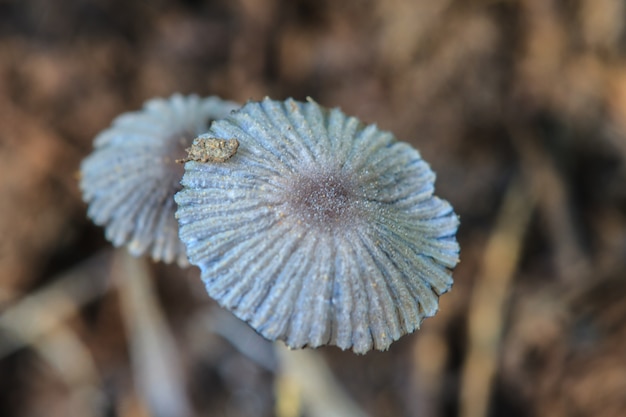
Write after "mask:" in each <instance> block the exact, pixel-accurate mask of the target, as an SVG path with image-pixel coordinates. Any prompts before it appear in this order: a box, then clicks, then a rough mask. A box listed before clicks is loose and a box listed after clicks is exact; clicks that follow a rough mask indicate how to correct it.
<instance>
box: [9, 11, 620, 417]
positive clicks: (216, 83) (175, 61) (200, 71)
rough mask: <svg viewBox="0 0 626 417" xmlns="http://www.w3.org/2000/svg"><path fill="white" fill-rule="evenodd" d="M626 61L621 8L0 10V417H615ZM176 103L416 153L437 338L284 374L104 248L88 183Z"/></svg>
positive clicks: (203, 307)
mask: <svg viewBox="0 0 626 417" xmlns="http://www.w3.org/2000/svg"><path fill="white" fill-rule="evenodd" d="M625 58H626V3H625V2H623V1H622V0H470V1H468V0H437V1H432V0H379V1H376V0H369V1H367V0H364V1H357V0H342V1H332V0H263V1H261V0H216V1H201V0H187V1H165V0H151V1H139V0H124V1H122V0H55V1H49V0H29V1H20V0H0V415H1V416H46V417H50V416H80V417H89V416H120V417H137V416H149V415H154V416H159V417H161V416H162V417H169V416H209V415H210V416H273V415H278V416H281V417H296V416H300V415H304V416H313V417H317V416H331V415H333V413H334V415H339V416H341V415H343V416H350V415H352V416H357V415H369V416H398V417H400V416H445V417H451V416H462V417H480V416H513V417H525V416H551V417H558V416H607V417H609V416H624V415H626V262H625V260H626V228H625V227H626V216H625V215H626V211H625V210H626V170H625V165H624V160H625V159H626V59H625ZM175 92H181V93H197V94H199V95H202V96H206V95H213V94H217V95H220V96H221V97H223V98H227V99H231V100H235V101H239V102H244V101H246V100H248V99H261V98H263V97H265V96H270V97H272V98H275V99H284V98H287V97H294V98H296V99H304V98H305V97H307V96H311V97H313V98H314V99H315V100H316V101H318V102H319V103H320V104H322V105H325V106H328V107H334V106H339V107H341V108H342V109H343V110H344V111H345V112H346V113H348V114H351V115H356V116H358V117H360V118H361V119H362V120H363V121H365V122H368V123H377V124H378V126H379V127H381V128H383V129H386V130H390V131H392V132H394V133H395V134H396V136H397V137H398V138H399V139H401V140H405V141H408V142H410V143H412V144H413V145H414V146H416V147H417V148H418V149H420V151H421V152H422V155H423V157H424V159H426V160H427V161H429V163H430V164H431V166H432V168H433V169H434V170H435V171H436V172H437V174H438V177H437V183H436V187H437V194H438V195H439V196H441V197H443V198H445V199H447V200H449V201H450V202H451V203H452V204H453V205H454V207H455V210H456V212H457V213H458V214H459V215H460V217H461V227H460V230H459V234H458V239H459V241H460V244H461V248H462V251H461V259H462V260H461V263H460V265H459V266H458V268H457V269H456V271H455V273H454V277H455V285H454V287H453V289H452V291H451V292H450V293H448V294H446V295H444V296H443V297H442V299H441V304H440V312H439V313H438V315H437V316H436V317H434V318H431V319H428V320H426V321H425V322H424V324H423V326H422V330H420V331H418V332H416V333H415V334H413V335H409V336H405V337H404V338H402V339H401V340H400V341H398V342H396V343H394V344H393V345H392V346H391V349H390V350H389V351H388V352H382V353H381V352H373V353H369V354H367V355H364V356H356V355H354V354H352V353H349V352H342V351H340V350H339V349H336V348H323V349H319V350H317V351H303V352H285V351H284V350H283V349H281V346H280V344H278V346H274V345H273V344H270V343H268V342H264V341H262V340H260V339H257V338H255V334H254V333H253V332H251V331H249V329H248V328H247V327H246V326H243V325H241V324H240V323H239V322H238V321H237V320H235V319H233V318H232V317H231V316H230V315H229V314H228V313H225V312H223V311H221V310H220V309H219V308H217V307H216V306H215V305H214V303H213V302H212V301H211V300H209V299H208V297H207V296H206V295H205V293H204V289H203V288H202V285H201V282H200V280H199V277H198V275H199V274H198V272H197V271H196V270H195V269H194V268H191V269H189V270H180V269H178V268H177V267H174V266H163V265H159V264H154V263H151V262H147V261H141V260H139V261H133V260H132V259H130V258H128V256H126V255H125V254H124V252H123V251H114V250H113V249H112V248H111V247H110V245H109V244H108V243H107V242H106V241H105V240H104V237H103V231H102V230H101V229H99V228H97V227H95V226H94V225H92V224H91V222H90V221H88V219H87V218H86V207H85V204H84V203H82V201H81V196H80V192H79V190H78V187H77V176H78V171H79V164H80V161H81V159H82V158H83V157H85V156H86V155H87V154H88V153H89V152H90V151H91V147H92V139H93V137H94V136H95V135H96V134H97V133H98V132H99V131H100V130H102V129H104V128H106V127H107V126H108V125H109V124H110V122H111V120H112V119H113V118H114V117H115V116H116V115H118V114H120V113H123V112H126V111H131V110H137V109H139V108H140V107H141V105H142V103H143V102H144V101H145V100H147V99H149V98H152V97H157V96H162V97H168V96H170V95H171V94H173V93H175ZM301 354H302V355H301ZM298 355H301V356H298Z"/></svg>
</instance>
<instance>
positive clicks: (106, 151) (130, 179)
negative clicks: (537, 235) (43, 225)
mask: <svg viewBox="0 0 626 417" xmlns="http://www.w3.org/2000/svg"><path fill="white" fill-rule="evenodd" d="M238 107H239V105H238V104H236V103H233V102H230V101H225V100H221V99H220V98H217V97H208V98H200V97H198V96H196V95H190V96H182V95H180V94H175V95H173V96H172V97H170V98H169V99H162V98H157V99H152V100H149V101H147V102H146V103H145V104H144V107H143V109H142V110H140V111H135V112H129V113H125V114H122V115H121V116H119V117H117V118H116V119H115V120H114V121H113V123H112V125H111V127H109V128H108V129H106V130H104V131H103V132H101V133H100V134H99V135H98V136H97V137H96V138H95V140H94V151H93V152H92V154H91V155H89V156H88V157H87V158H85V160H83V162H82V164H81V179H80V188H81V190H82V193H83V199H84V201H85V202H86V203H88V204H89V208H88V211H87V214H88V216H89V217H90V218H91V219H92V220H93V221H94V223H96V224H97V225H100V226H104V227H105V235H106V238H107V239H108V240H110V241H111V242H112V243H113V245H114V246H124V245H125V246H127V247H128V250H129V252H130V253H131V254H132V255H134V256H141V255H144V254H148V253H149V254H150V255H151V256H152V258H153V259H154V260H160V261H164V262H168V263H171V262H173V261H176V262H178V264H179V265H181V266H184V265H187V264H188V261H187V255H186V251H185V247H184V245H183V244H182V243H181V242H180V239H179V238H178V224H177V222H176V219H175V218H174V213H175V211H176V205H175V202H174V198H173V196H174V194H175V193H176V191H178V190H179V189H180V188H181V186H180V180H181V178H182V176H183V166H182V164H177V163H176V162H175V161H176V159H178V158H182V157H184V156H185V155H186V152H185V149H186V148H187V147H188V146H190V145H191V143H192V141H193V139H194V138H195V137H196V136H198V135H199V134H201V133H203V132H206V131H207V129H208V127H209V125H210V123H211V122H212V121H213V120H215V119H219V118H223V117H225V116H227V115H228V114H229V113H230V112H231V111H232V110H234V109H236V108H238Z"/></svg>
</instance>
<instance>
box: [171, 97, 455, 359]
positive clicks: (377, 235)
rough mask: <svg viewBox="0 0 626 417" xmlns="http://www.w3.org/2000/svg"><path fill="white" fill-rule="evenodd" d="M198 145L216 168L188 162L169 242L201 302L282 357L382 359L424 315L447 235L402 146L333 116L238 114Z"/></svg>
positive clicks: (256, 109) (313, 112) (449, 254)
mask: <svg viewBox="0 0 626 417" xmlns="http://www.w3.org/2000/svg"><path fill="white" fill-rule="evenodd" d="M206 136H210V137H215V138H222V139H230V138H236V139H237V140H238V141H239V148H238V151H237V153H236V154H235V155H234V156H233V157H232V158H230V159H229V160H227V161H225V162H209V163H202V162H195V161H191V162H187V163H186V164H185V175H184V177H183V180H182V185H183V189H182V190H181V191H179V192H178V193H177V194H176V196H175V199H176V202H177V203H178V211H177V212H176V217H177V218H178V221H179V224H180V238H181V240H182V241H183V242H184V243H185V245H186V247H187V253H188V256H189V260H190V262H191V263H192V264H194V265H197V266H198V267H200V269H201V272H202V279H203V281H204V283H205V285H206V288H207V291H208V293H209V295H210V296H211V297H213V298H214V299H216V300H217V301H218V302H219V303H220V304H221V305H222V306H224V307H226V308H228V309H229V310H231V311H232V312H233V313H234V314H235V315H236V316H237V317H239V318H241V319H242V320H245V321H246V322H248V323H249V324H250V325H251V326H252V327H253V328H254V329H256V330H257V331H258V332H259V333H260V334H262V335H263V336H265V337H266V338H268V339H270V340H276V339H279V340H283V341H285V343H286V344H287V345H288V346H290V347H292V348H301V347H304V346H310V347H317V346H321V345H327V344H329V345H336V346H338V347H340V348H341V349H352V350H353V351H354V352H357V353H364V352H367V351H369V350H371V349H372V348H375V349H378V350H385V349H387V348H388V347H389V345H390V344H391V343H392V342H393V341H395V340H397V339H398V338H400V337H401V336H402V335H404V334H407V333H411V332H413V331H414V330H415V329H417V328H419V326H420V323H421V321H422V320H423V319H424V318H425V317H430V316H433V315H434V314H435V313H436V312H437V308H438V301H439V296H440V295H441V294H443V293H445V292H446V291H448V290H449V289H450V287H451V285H452V276H451V270H452V269H453V268H454V267H455V266H456V264H457V263H458V261H459V245H458V243H457V241H456V238H455V234H456V231H457V228H458V225H459V220H458V217H457V215H456V214H455V213H454V211H453V209H452V207H451V205H450V204H449V203H447V202H446V201H444V200H442V199H440V198H438V197H435V196H434V195H433V192H434V181H435V174H434V173H433V171H432V170H431V169H430V167H429V165H428V164H427V163H426V162H425V161H424V160H423V159H422V158H421V156H420V154H419V152H418V151H417V150H415V149H414V148H413V147H411V146H410V145H409V144H407V143H404V142H400V141H398V140H396V139H395V138H394V136H393V135H392V134H391V133H389V132H384V131H381V130H379V129H378V128H377V127H376V126H374V125H369V126H365V125H363V124H362V123H361V122H359V120H357V119H356V118H354V117H348V116H346V115H345V114H344V113H342V112H341V111H340V110H338V109H332V110H328V109H325V108H323V107H321V106H319V105H318V104H317V103H315V102H313V101H312V100H309V102H306V103H304V102H297V101H294V100H287V101H284V102H282V101H273V100H270V99H265V100H263V101H261V102H249V103H247V104H246V105H245V106H244V107H243V108H241V109H240V110H239V111H236V112H234V113H232V114H231V116H229V117H227V118H226V119H223V120H219V121H216V122H215V123H213V125H212V126H211V128H210V130H209V132H208V133H207V134H206Z"/></svg>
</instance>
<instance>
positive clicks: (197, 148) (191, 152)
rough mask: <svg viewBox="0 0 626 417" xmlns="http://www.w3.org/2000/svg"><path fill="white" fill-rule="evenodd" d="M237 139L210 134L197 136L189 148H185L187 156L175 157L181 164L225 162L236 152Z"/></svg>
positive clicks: (237, 146)
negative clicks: (221, 137) (216, 136)
mask: <svg viewBox="0 0 626 417" xmlns="http://www.w3.org/2000/svg"><path fill="white" fill-rule="evenodd" d="M237 148H239V141H238V140H237V139H234V138H233V139H219V138H214V137H210V136H205V135H202V136H199V137H197V138H196V139H194V141H193V144H192V145H191V147H190V148H187V157H186V158H183V159H177V160H176V162H178V163H179V164H183V163H185V162H188V161H196V162H225V161H227V160H228V159H230V158H232V156H233V155H235V154H236V153H237Z"/></svg>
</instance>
